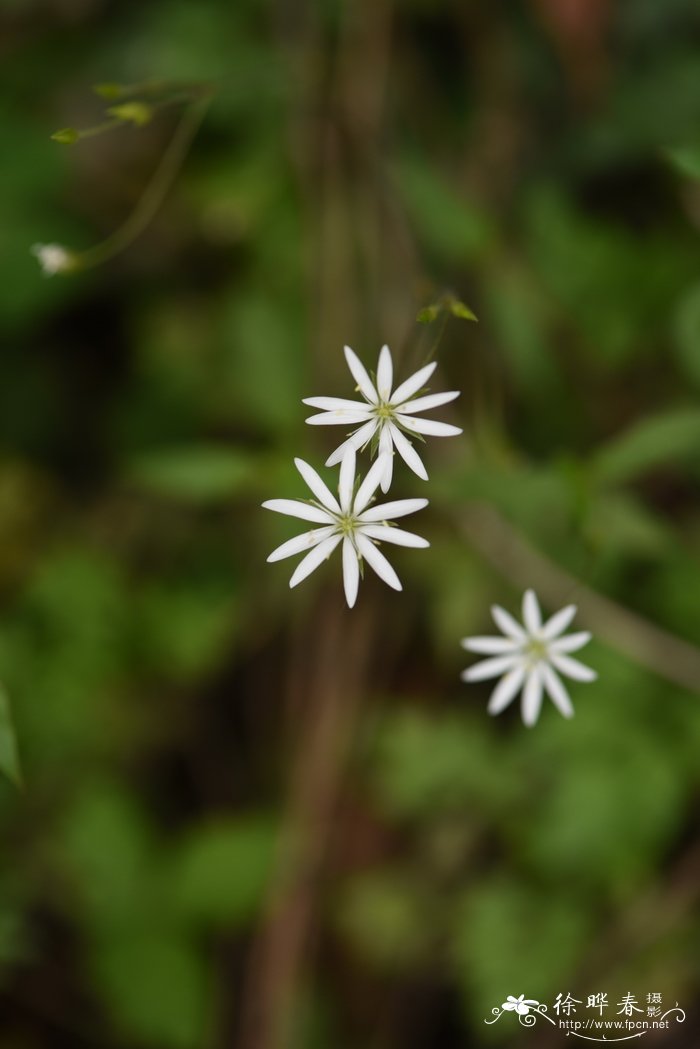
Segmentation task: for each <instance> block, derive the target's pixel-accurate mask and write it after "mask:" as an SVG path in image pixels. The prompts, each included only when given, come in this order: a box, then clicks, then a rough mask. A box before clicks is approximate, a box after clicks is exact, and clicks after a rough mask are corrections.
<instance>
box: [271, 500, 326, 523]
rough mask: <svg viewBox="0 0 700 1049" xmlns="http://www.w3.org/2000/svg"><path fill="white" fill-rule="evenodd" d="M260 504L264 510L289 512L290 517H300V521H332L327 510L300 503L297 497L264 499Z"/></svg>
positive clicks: (281, 512) (278, 512) (280, 512)
mask: <svg viewBox="0 0 700 1049" xmlns="http://www.w3.org/2000/svg"><path fill="white" fill-rule="evenodd" d="M262 505H263V506H264V507H265V509H266V510H274V511H275V513H277V514H289V516H290V517H300V518H301V519H302V521H317V522H318V523H319V524H332V523H333V518H332V517H331V515H330V514H329V513H328V511H327V510H321V508H320V507H318V506H311V504H310V503H302V502H301V500H299V499H266V500H265V502H264V503H263V504H262Z"/></svg>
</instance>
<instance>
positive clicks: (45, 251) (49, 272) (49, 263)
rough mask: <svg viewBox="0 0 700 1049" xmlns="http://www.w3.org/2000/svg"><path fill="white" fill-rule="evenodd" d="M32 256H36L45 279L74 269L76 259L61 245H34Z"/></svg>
mask: <svg viewBox="0 0 700 1049" xmlns="http://www.w3.org/2000/svg"><path fill="white" fill-rule="evenodd" d="M31 252H32V255H36V257H37V259H38V260H39V265H40V266H41V268H42V271H43V273H44V276H45V277H53V276H55V274H57V273H66V272H67V271H68V270H71V269H73V266H74V263H75V259H74V256H73V255H72V253H71V252H70V251H68V250H67V249H66V248H64V247H63V246H62V245H61V244H33V245H32V248H31Z"/></svg>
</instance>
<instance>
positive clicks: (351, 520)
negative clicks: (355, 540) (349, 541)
mask: <svg viewBox="0 0 700 1049" xmlns="http://www.w3.org/2000/svg"><path fill="white" fill-rule="evenodd" d="M337 521H338V531H339V532H340V533H341V535H344V536H347V537H348V538H352V536H353V535H354V533H355V527H356V525H357V519H356V517H355V516H354V514H341V515H340V517H338V518H337Z"/></svg>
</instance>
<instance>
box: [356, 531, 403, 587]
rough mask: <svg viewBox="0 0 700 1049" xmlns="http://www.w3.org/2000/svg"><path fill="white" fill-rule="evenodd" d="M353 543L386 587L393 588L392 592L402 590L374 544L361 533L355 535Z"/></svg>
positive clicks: (384, 558) (397, 578)
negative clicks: (354, 542) (355, 543)
mask: <svg viewBox="0 0 700 1049" xmlns="http://www.w3.org/2000/svg"><path fill="white" fill-rule="evenodd" d="M355 541H356V542H357V549H358V550H359V551H360V553H361V554H362V556H363V557H364V559H365V561H366V562H367V564H369V565H371V567H372V568H373V569H374V571H375V572H376V573H377V575H378V576H379V578H380V579H383V580H384V582H385V583H386V584H387V585H388V586H391V587H393V588H394V590H401V589H403V588H402V586H401V581H400V580H399V577H398V576H397V574H396V572H395V571H394V569H393V568H392V567H391V565H390V564H389V562H388V561H387V559H386V557H385V556H384V554H383V553H381V551H379V550H378V549H377V548H376V546H375V545H374V543H372V542H371V541H370V540H369V539H366V538H365V536H364V535H362V533H361V532H356V533H355Z"/></svg>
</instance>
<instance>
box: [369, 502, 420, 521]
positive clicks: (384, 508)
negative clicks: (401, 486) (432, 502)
mask: <svg viewBox="0 0 700 1049" xmlns="http://www.w3.org/2000/svg"><path fill="white" fill-rule="evenodd" d="M427 505H428V500H427V499H395V500H394V501H393V502H391V503H379V505H378V506H370V507H369V509H367V510H364V511H363V512H362V513H361V514H360V517H359V520H360V523H361V524H367V523H368V522H370V521H389V520H391V518H392V517H406V515H407V514H415V513H416V512H417V511H418V510H422V509H423V507H424V506H427Z"/></svg>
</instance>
